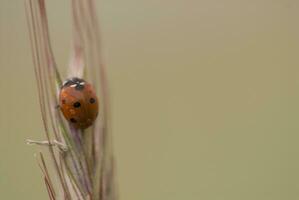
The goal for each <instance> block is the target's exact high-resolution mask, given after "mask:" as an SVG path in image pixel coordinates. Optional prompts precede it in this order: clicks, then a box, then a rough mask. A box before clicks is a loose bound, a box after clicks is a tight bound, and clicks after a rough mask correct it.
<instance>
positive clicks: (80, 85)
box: [61, 77, 85, 90]
mask: <svg viewBox="0 0 299 200" xmlns="http://www.w3.org/2000/svg"><path fill="white" fill-rule="evenodd" d="M84 85H85V80H83V79H81V78H77V77H73V78H70V79H67V80H66V81H64V82H63V84H62V87H61V88H65V87H73V88H75V89H76V90H83V89H84Z"/></svg>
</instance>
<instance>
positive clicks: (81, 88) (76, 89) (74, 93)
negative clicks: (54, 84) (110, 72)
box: [59, 77, 99, 130]
mask: <svg viewBox="0 0 299 200" xmlns="http://www.w3.org/2000/svg"><path fill="white" fill-rule="evenodd" d="M59 107H60V109H61V111H62V113H63V115H64V117H65V118H66V119H67V120H68V121H69V122H70V123H71V125H72V126H74V127H75V128H76V129H82V130H83V129H86V128H88V127H89V126H91V125H92V124H93V122H94V121H95V119H96V118H97V115H98V109H99V104H98V98H97V96H96V94H95V90H94V88H93V87H92V85H91V84H90V83H87V82H86V81H85V80H83V79H80V78H76V77H74V78H71V79H67V80H66V81H65V82H64V83H63V85H62V87H61V90H60V94H59Z"/></svg>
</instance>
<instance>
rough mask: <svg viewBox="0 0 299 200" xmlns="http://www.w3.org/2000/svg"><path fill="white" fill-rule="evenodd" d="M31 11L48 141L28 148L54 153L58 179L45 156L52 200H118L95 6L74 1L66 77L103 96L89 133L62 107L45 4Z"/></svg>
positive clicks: (36, 1)
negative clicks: (89, 85) (80, 80)
mask: <svg viewBox="0 0 299 200" xmlns="http://www.w3.org/2000/svg"><path fill="white" fill-rule="evenodd" d="M25 8H26V16H27V22H28V27H29V35H30V41H31V47H32V57H33V64H34V70H35V75H36V81H37V88H38V95H39V103H40V109H41V116H42V121H43V125H44V132H45V134H46V141H40V142H38V141H33V140H28V141H27V142H28V143H29V144H39V145H46V146H47V147H48V149H49V153H50V161H49V162H51V164H50V166H51V167H53V169H54V170H53V171H54V173H50V172H49V170H48V167H49V165H48V164H46V161H45V158H44V155H43V154H42V153H40V156H39V166H40V168H41V170H42V172H43V175H44V181H45V185H46V188H47V191H48V194H49V198H50V199H51V200H58V199H65V200H77V199H78V200H116V198H117V197H116V192H115V183H114V177H115V174H114V169H113V166H114V163H113V162H114V161H113V155H112V150H111V149H112V147H111V133H110V132H111V131H110V127H109V122H110V120H109V98H108V97H109V96H108V90H107V80H106V76H105V67H104V65H103V63H102V58H101V56H100V55H101V49H100V38H99V27H98V21H97V17H96V11H95V5H94V1H93V0H84V1H82V0H71V10H72V19H73V39H72V50H71V56H70V65H69V72H68V75H67V76H66V77H65V78H67V77H74V76H76V77H84V79H86V80H88V81H89V82H91V83H92V84H93V86H94V87H95V89H96V92H97V95H98V96H99V100H100V112H99V116H98V118H97V120H96V121H95V123H94V125H93V126H92V127H91V128H89V129H86V130H84V131H83V130H76V129H74V128H72V127H71V126H70V125H69V123H68V122H67V121H66V120H65V119H64V118H63V116H62V115H61V113H60V111H59V109H57V107H56V106H57V105H58V93H59V89H60V87H61V84H62V79H61V75H60V73H59V71H58V69H57V66H56V63H55V59H54V54H53V51H52V48H51V43H50V35H49V30H48V21H47V14H46V6H45V1H44V0H26V1H25ZM50 171H51V170H50Z"/></svg>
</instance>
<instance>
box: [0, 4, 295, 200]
mask: <svg viewBox="0 0 299 200" xmlns="http://www.w3.org/2000/svg"><path fill="white" fill-rule="evenodd" d="M23 3H24V2H23V0H15V1H11V0H1V1H0V91H1V103H0V127H1V129H0V130H1V139H0V158H1V161H0V199H8V200H16V199H26V200H27V199H28V200H29V199H30V200H31V199H32V200H37V199H48V197H47V194H46V190H45V186H44V184H43V182H42V179H41V173H40V170H39V169H38V167H37V164H36V162H35V158H34V156H33V154H34V153H36V152H38V151H39V149H38V148H37V147H31V146H26V145H25V142H24V141H25V139H27V138H33V139H43V137H44V133H43V128H42V124H41V118H40V112H39V106H38V100H37V89H36V85H35V79H34V72H33V66H32V61H31V52H30V48H29V42H28V34H27V27H26V21H25V14H24V4H23ZM47 6H48V14H49V21H50V29H51V37H52V41H53V46H54V50H55V55H56V58H57V61H58V64H59V66H60V68H61V69H62V70H64V69H65V68H66V67H65V66H66V65H67V63H68V55H69V53H68V50H69V41H70V16H69V10H70V9H69V7H68V2H67V1H60V0H51V1H48V4H47ZM97 6H98V11H99V15H100V20H101V27H102V34H103V37H102V38H103V40H104V49H105V58H106V63H107V65H108V66H109V70H108V72H109V80H110V86H111V90H112V106H113V107H112V109H113V128H114V132H113V137H114V146H115V153H116V156H117V163H118V165H117V169H118V179H119V189H120V197H121V200H154V199H155V200H201V199H203V200H295V199H299V145H298V143H299V126H298V121H299V116H298V113H299V106H298V105H299V95H298V93H299V69H298V68H299V23H298V19H299V12H298V10H299V2H298V1H295V0H250V1H249V0H247V1H245V0H239V1H237V0H226V1H223V0H212V1H211V0H197V1H191V0H190V1H178V0H173V1H170V0H168V1H161V0H151V1H149V0H148V1H138V0H127V1H120V0H118V1H98V3H97Z"/></svg>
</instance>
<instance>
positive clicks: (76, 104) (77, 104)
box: [73, 101, 81, 108]
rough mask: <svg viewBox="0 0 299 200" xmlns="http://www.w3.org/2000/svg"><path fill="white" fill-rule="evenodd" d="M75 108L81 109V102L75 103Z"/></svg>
mask: <svg viewBox="0 0 299 200" xmlns="http://www.w3.org/2000/svg"><path fill="white" fill-rule="evenodd" d="M73 106H74V107H75V108H79V107H80V106H81V103H80V102H78V101H77V102H75V103H74V104H73Z"/></svg>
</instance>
